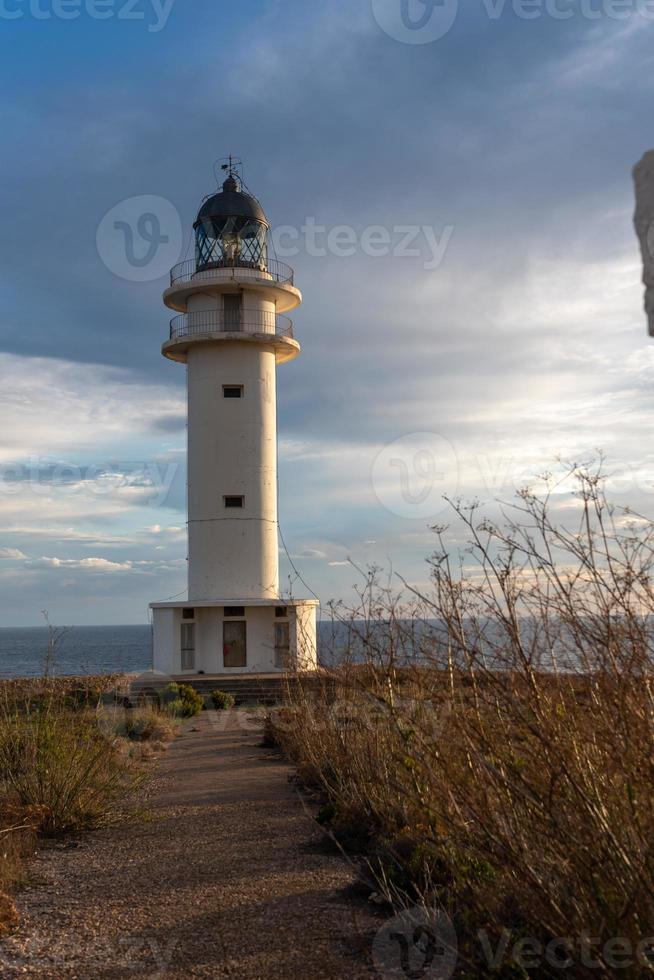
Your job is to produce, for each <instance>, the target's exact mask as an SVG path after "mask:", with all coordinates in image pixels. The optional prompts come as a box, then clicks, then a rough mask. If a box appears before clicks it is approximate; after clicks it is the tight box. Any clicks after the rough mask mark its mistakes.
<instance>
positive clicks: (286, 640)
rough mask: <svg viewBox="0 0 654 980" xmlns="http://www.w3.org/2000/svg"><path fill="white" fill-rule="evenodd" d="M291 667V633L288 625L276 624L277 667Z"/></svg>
mask: <svg viewBox="0 0 654 980" xmlns="http://www.w3.org/2000/svg"><path fill="white" fill-rule="evenodd" d="M290 666H291V631H290V628H289V624H288V623H275V667H285V668H288V667H290Z"/></svg>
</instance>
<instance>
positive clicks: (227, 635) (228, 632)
mask: <svg viewBox="0 0 654 980" xmlns="http://www.w3.org/2000/svg"><path fill="white" fill-rule="evenodd" d="M246 665H247V651H246V626H245V622H244V621H243V620H240V621H239V620H236V619H227V620H225V621H224V622H223V666H224V667H245V666H246Z"/></svg>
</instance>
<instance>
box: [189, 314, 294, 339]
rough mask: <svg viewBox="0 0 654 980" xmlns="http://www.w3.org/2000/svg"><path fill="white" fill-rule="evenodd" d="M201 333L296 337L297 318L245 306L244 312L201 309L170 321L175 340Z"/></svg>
mask: <svg viewBox="0 0 654 980" xmlns="http://www.w3.org/2000/svg"><path fill="white" fill-rule="evenodd" d="M199 333H255V334H266V333H269V334H273V335H275V336H277V337H291V338H292V337H293V321H292V320H290V319H289V318H288V317H287V316H281V315H280V314H279V313H266V312H262V311H261V310H242V311H240V313H238V312H234V313H232V312H225V311H223V310H198V311H196V312H194V313H182V314H180V316H174V317H173V318H172V320H171V321H170V339H171V340H177V338H178V337H190V336H192V335H193V334H199Z"/></svg>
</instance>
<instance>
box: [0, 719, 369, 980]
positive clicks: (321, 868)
mask: <svg viewBox="0 0 654 980" xmlns="http://www.w3.org/2000/svg"><path fill="white" fill-rule="evenodd" d="M191 728H195V729H197V730H195V731H193V730H191ZM259 743H260V731H259V730H258V729H257V728H255V727H254V726H253V725H252V722H251V720H250V721H248V716H247V715H246V714H245V713H244V712H229V713H228V715H225V713H217V712H204V713H203V715H202V716H201V718H200V720H198V721H197V722H195V724H194V725H193V726H189V727H188V728H187V730H186V732H185V734H184V735H182V736H181V737H180V738H179V739H177V740H176V741H175V742H174V743H173V744H172V745H171V746H170V748H169V749H168V752H167V753H166V754H165V756H163V758H162V760H161V761H160V762H159V763H158V767H159V768H158V774H157V781H156V786H155V789H154V793H153V796H152V797H151V799H150V801H149V805H148V808H149V812H150V818H149V819H144V820H139V821H135V822H133V823H130V824H129V825H125V826H122V827H119V828H113V829H111V830H106V831H101V832H96V833H93V834H89V835H86V836H84V837H80V838H79V841H78V842H75V844H74V845H73V846H66V847H64V848H63V849H62V848H59V849H46V850H44V851H42V852H41V853H40V854H39V856H38V857H37V858H36V861H35V862H34V864H33V866H32V868H31V884H30V885H29V886H28V887H27V888H26V889H25V890H24V891H22V892H21V893H20V894H19V896H18V906H19V910H20V913H21V916H22V926H21V927H20V929H19V931H18V932H17V933H16V934H15V935H14V936H13V937H11V938H9V939H8V940H6V941H5V942H4V943H2V944H1V945H0V976H2V977H5V976H6V977H13V976H38V977H44V978H45V977H48V978H55V977H56V978H57V980H59V978H64V977H78V978H83V980H87V978H95V977H134V976H148V977H179V978H181V977H238V978H239V980H248V978H252V980H254V978H257V980H261V978H268V977H270V978H277V977H279V978H287V977H288V978H291V977H292V978H316V977H329V978H340V977H344V978H359V977H370V976H372V975H373V974H372V971H371V970H370V968H369V966H368V963H369V955H368V951H369V949H370V934H371V932H374V930H375V929H376V928H377V927H378V926H379V920H378V919H376V918H375V917H374V915H373V914H372V912H370V911H369V910H368V909H367V908H366V905H365V903H362V902H359V901H357V900H356V899H353V898H351V897H350V896H348V895H346V894H344V890H345V889H346V888H347V886H348V885H349V884H350V883H351V882H352V880H353V875H352V872H351V870H350V869H349V867H348V865H347V863H346V862H345V861H344V860H343V859H342V858H341V857H340V856H338V855H337V854H330V853H326V850H325V848H324V846H321V835H320V832H319V830H317V829H316V827H315V824H314V823H313V822H312V821H311V819H310V818H309V817H308V816H307V814H306V813H305V811H304V809H303V807H302V805H301V803H300V801H299V799H298V797H297V795H296V794H295V793H294V791H293V789H292V788H291V786H290V785H289V783H288V779H287V777H288V774H289V771H290V770H289V767H288V766H286V765H285V764H284V763H283V762H282V761H280V760H279V759H277V758H276V757H275V756H274V755H271V753H269V752H268V751H267V750H266V749H262V748H260V746H259Z"/></svg>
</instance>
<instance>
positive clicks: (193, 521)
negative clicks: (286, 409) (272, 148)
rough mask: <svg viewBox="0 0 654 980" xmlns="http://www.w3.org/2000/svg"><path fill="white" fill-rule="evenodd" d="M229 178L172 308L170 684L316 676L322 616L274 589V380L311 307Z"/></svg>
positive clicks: (177, 279)
mask: <svg viewBox="0 0 654 980" xmlns="http://www.w3.org/2000/svg"><path fill="white" fill-rule="evenodd" d="M223 171H224V174H223V176H224V177H225V180H224V182H223V183H222V187H221V188H219V189H218V190H217V192H215V193H213V194H211V195H209V196H208V197H207V198H205V200H204V201H203V202H202V204H201V206H200V209H199V211H198V214H197V217H196V219H195V222H194V224H193V230H194V237H195V255H194V257H193V258H192V259H190V260H187V261H184V262H181V263H180V264H178V265H176V266H175V267H174V268H173V269H172V270H171V273H170V285H169V286H168V288H167V289H166V290H165V292H164V295H163V301H164V303H165V305H166V306H167V307H168V308H169V309H170V310H172V311H173V312H174V315H173V317H172V319H171V321H170V331H169V337H168V339H167V340H166V341H165V343H164V344H163V347H162V353H163V355H164V356H165V357H167V358H169V359H170V360H173V361H177V362H179V363H180V364H185V365H186V380H187V396H188V599H187V600H185V601H182V602H179V601H177V602H154V603H152V604H151V606H150V608H151V609H152V618H153V661H154V668H155V670H158V671H162V672H164V673H166V674H169V675H173V676H177V675H184V674H189V675H192V674H198V673H200V674H209V675H211V674H234V673H236V674H239V673H245V674H251V673H256V674H262V673H278V672H280V671H282V672H283V671H289V670H313V669H315V667H316V606H317V605H318V602H317V600H316V599H298V598H294V597H292V596H284V597H283V596H282V595H281V592H280V585H279V544H278V540H279V523H278V513H277V368H278V366H280V365H284V364H286V363H287V362H290V361H293V360H295V359H296V358H297V357H298V355H299V354H300V345H299V343H298V341H297V340H296V339H295V336H294V331H293V324H292V321H291V320H290V319H289V317H288V315H287V314H288V313H290V312H292V311H293V310H295V309H296V308H297V307H298V306H299V305H300V303H301V302H302V295H301V293H300V291H299V289H297V287H296V286H295V284H294V281H293V270H292V269H290V268H289V267H288V266H287V265H285V264H284V263H281V262H279V261H277V260H276V259H273V258H272V257H271V255H270V225H269V222H268V219H267V218H266V215H265V213H264V211H263V208H262V206H261V204H260V203H259V201H258V200H257V199H256V197H254V196H253V195H252V194H251V193H249V192H246V190H245V189H244V187H243V184H242V178H241V176H240V172H239V165H238V162H237V161H235V160H234V159H233V158H231V157H230V158H229V163H228V164H226V166H225V167H224V168H223Z"/></svg>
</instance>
